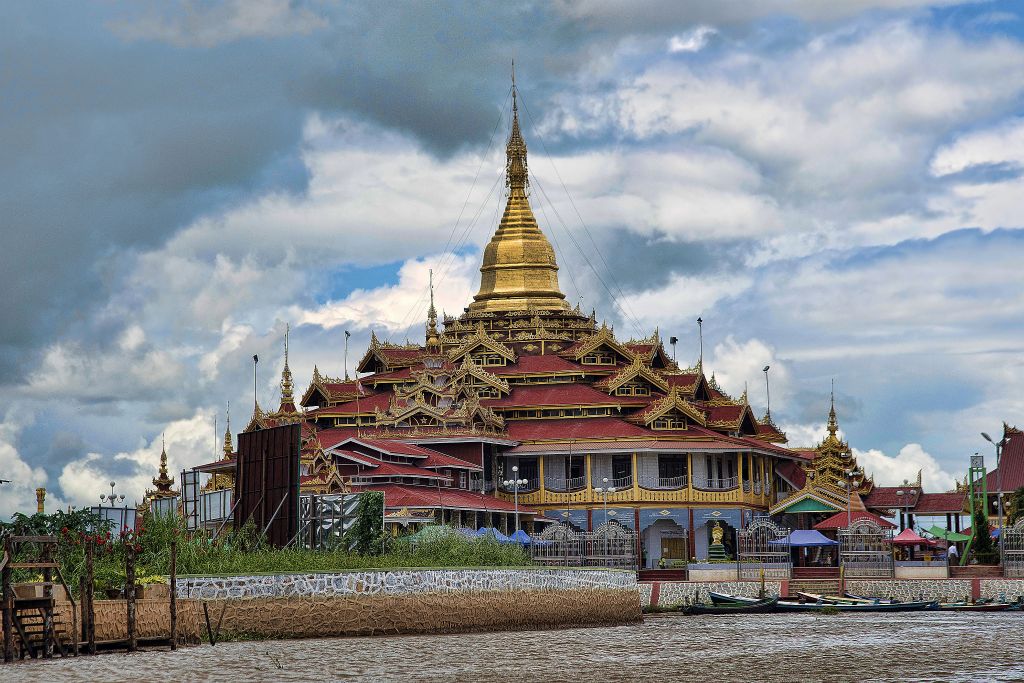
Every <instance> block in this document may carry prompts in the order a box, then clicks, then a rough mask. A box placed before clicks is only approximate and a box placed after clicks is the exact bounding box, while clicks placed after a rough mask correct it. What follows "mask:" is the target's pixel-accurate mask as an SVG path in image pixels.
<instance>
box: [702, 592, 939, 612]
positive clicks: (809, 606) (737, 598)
mask: <svg viewBox="0 0 1024 683" xmlns="http://www.w3.org/2000/svg"><path fill="white" fill-rule="evenodd" d="M710 595H711V600H712V602H714V603H715V604H717V605H720V606H722V607H728V606H729V605H730V604H733V605H750V604H753V603H756V602H759V600H757V599H756V598H747V597H744V596H742V595H727V594H725V593H715V592H711V594H710ZM825 608H829V609H830V610H831V609H835V610H838V611H840V612H920V611H924V610H933V609H938V603H937V602H928V601H924V600H922V601H918V602H888V603H887V602H879V603H876V602H867V603H855V604H839V605H831V604H827V603H824V602H796V601H793V600H779V601H778V602H777V603H776V604H775V608H774V610H773V611H775V612H818V611H821V610H822V609H825Z"/></svg>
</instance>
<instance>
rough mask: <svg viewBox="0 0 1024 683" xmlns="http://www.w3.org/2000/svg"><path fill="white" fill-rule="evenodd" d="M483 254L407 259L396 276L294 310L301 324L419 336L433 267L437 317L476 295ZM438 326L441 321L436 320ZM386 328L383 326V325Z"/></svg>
mask: <svg viewBox="0 0 1024 683" xmlns="http://www.w3.org/2000/svg"><path fill="white" fill-rule="evenodd" d="M479 266H480V255H479V254H476V253H474V254H469V255H466V256H453V255H451V254H448V255H442V256H431V257H425V258H422V259H413V260H410V261H406V262H405V263H404V264H403V265H402V267H401V268H400V269H399V271H398V282H397V283H396V284H393V285H383V286H381V287H376V288H374V289H371V290H364V289H357V290H355V291H353V292H352V293H350V294H349V295H348V296H347V297H345V298H344V299H342V300H341V301H332V302H328V303H326V304H324V305H322V306H319V307H317V308H315V309H312V310H304V311H303V310H296V311H295V313H294V315H293V317H294V318H295V319H296V320H297V321H298V322H299V323H300V324H313V325H319V326H320V327H323V328H325V329H333V328H337V327H343V326H346V325H348V326H351V327H353V328H356V329H370V328H373V329H374V330H375V331H376V332H377V333H378V334H380V332H381V331H383V332H385V334H411V335H412V336H413V337H414V338H416V339H419V338H420V337H422V334H423V323H424V321H426V318H427V307H428V305H429V296H430V289H429V282H430V270H431V269H432V268H433V269H434V271H435V280H434V283H435V291H434V305H435V307H436V308H437V314H438V320H439V321H440V317H441V315H442V313H443V312H444V311H447V312H449V313H450V314H458V313H461V311H462V308H463V307H464V306H466V305H467V304H468V303H469V302H470V301H472V295H473V294H474V293H475V292H476V288H477V285H478V284H479V275H478V270H477V269H478V268H479ZM438 326H439V328H440V322H439V323H438ZM382 328H383V329H382Z"/></svg>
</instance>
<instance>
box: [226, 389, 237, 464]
mask: <svg viewBox="0 0 1024 683" xmlns="http://www.w3.org/2000/svg"><path fill="white" fill-rule="evenodd" d="M227 413H228V425H227V427H225V428H224V459H225V460H230V459H231V455H232V454H233V453H234V452H235V447H234V446H233V445H231V401H228V409H227Z"/></svg>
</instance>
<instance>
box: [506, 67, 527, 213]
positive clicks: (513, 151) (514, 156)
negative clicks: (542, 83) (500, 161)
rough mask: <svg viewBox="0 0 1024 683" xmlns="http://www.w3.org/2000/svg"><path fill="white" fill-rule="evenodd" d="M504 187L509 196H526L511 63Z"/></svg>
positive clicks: (517, 106) (525, 175)
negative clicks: (510, 123) (509, 113)
mask: <svg viewBox="0 0 1024 683" xmlns="http://www.w3.org/2000/svg"><path fill="white" fill-rule="evenodd" d="M505 156H506V162H505V186H506V187H507V188H508V189H509V192H510V194H515V193H517V192H518V193H521V194H523V195H526V190H527V187H528V186H529V177H528V176H529V172H528V170H527V166H526V141H525V140H523V134H522V132H521V131H520V130H519V102H518V97H517V93H516V63H515V60H513V61H512V132H511V133H509V136H508V144H507V145H506V146H505Z"/></svg>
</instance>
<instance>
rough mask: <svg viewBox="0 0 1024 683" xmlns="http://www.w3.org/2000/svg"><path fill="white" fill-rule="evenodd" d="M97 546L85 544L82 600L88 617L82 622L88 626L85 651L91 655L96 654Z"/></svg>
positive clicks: (87, 542)
mask: <svg viewBox="0 0 1024 683" xmlns="http://www.w3.org/2000/svg"><path fill="white" fill-rule="evenodd" d="M95 551H96V545H95V544H94V543H93V542H92V541H91V540H89V541H86V542H85V591H86V593H85V597H84V598H83V599H82V608H83V609H86V610H87V612H86V616H85V617H83V619H82V621H83V622H85V623H86V624H87V626H86V627H85V640H86V645H87V646H86V649H85V651H86V652H88V653H89V654H91V655H94V654H96V605H95V604H93V601H94V600H95V598H96V583H95V577H94V569H95V567H94V562H93V559H94V558H93V556H94V554H95Z"/></svg>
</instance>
